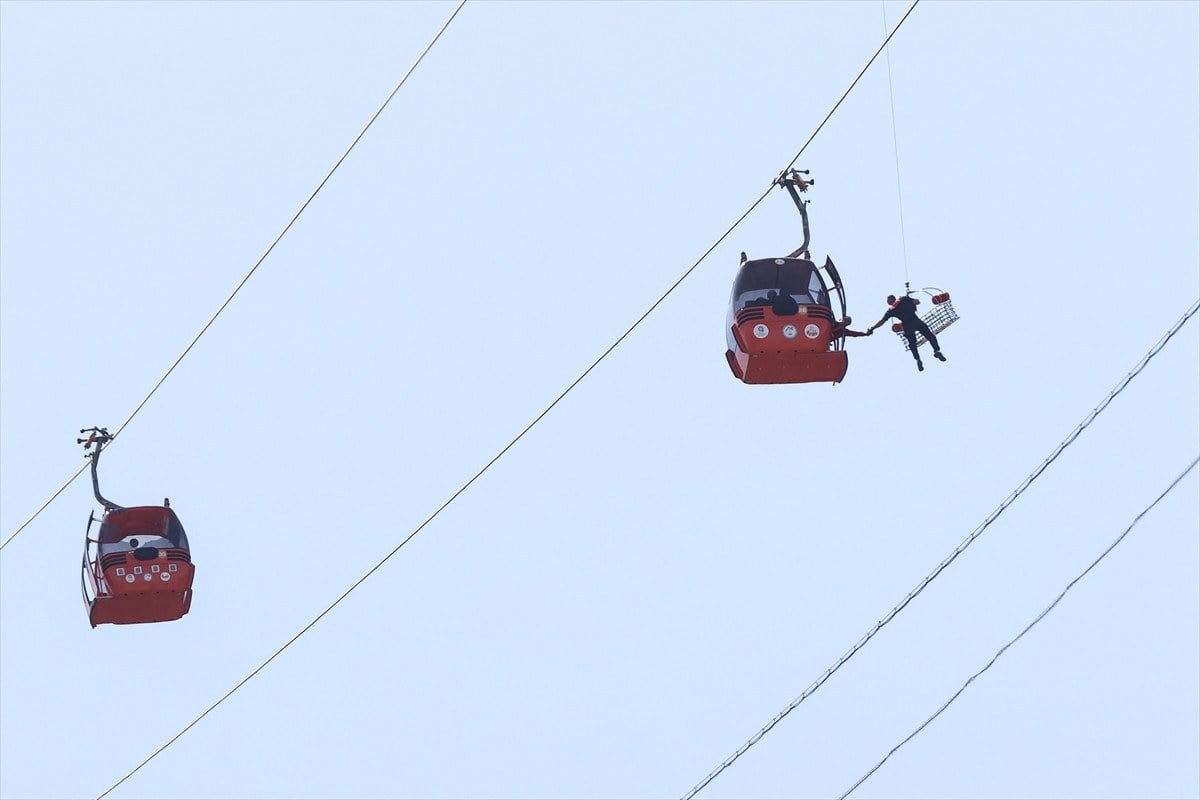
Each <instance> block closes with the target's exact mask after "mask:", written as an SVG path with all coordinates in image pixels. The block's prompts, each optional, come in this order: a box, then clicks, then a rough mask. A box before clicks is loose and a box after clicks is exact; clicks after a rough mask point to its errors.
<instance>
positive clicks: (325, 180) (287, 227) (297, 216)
mask: <svg viewBox="0 0 1200 800" xmlns="http://www.w3.org/2000/svg"><path fill="white" fill-rule="evenodd" d="M466 4H467V0H461V1H460V2H459V4H458V6H457V7H456V8H455V9H454V12H453V13H452V14H451V15H450V18H449V19H447V20H446V22H445V24H443V25H442V27H441V29H440V30H439V31H438V32H437V34H436V35H435V36H434V37H433V39H432V40H431V41H430V42H429V44H427V45H426V46H425V49H424V50H422V51H421V55H419V56H417V60H416V61H414V62H413V65H412V66H411V67H409V68H408V72H406V73H404V77H403V78H401V79H400V82H399V83H397V84H396V88H394V89H392V93H391V94H389V95H388V96H387V99H386V100H384V101H383V105H381V106H380V107H379V110H378V111H376V112H375V113H374V115H372V116H371V119H370V120H368V121H367V124H366V126H365V127H363V129H362V130H361V131H359V134H358V136H355V137H354V141H353V142H351V143H350V146H349V147H347V148H346V152H344V153H342V157H341V158H339V159H338V160H337V163H335V164H334V165H333V168H332V169H330V170H329V172H327V173H326V174H325V177H324V178H322V179H321V182H320V183H319V184H317V188H316V189H313V191H312V194H310V195H309V196H308V199H307V200H305V201H304V203H303V205H301V206H300V210H299V211H297V212H296V213H295V214H294V215H293V216H292V218H291V219H290V220H289V221H288V224H287V225H285V226H284V227H283V230H282V231H280V232H279V235H278V236H276V237H275V241H273V242H271V244H270V246H269V247H267V249H266V251H264V252H263V254H262V255H261V256H259V258H258V261H256V262H254V266H253V267H251V268H250V271H249V272H247V273H246V275H245V277H243V278H242V280H241V281H240V282H239V283H238V285H237V286H235V287H234V289H233V291H232V292H231V293H230V294H229V296H228V297H226V298H225V302H224V303H221V306H220V308H218V309H217V311H216V313H214V314H213V315H212V317H210V318H209V320H208V322H206V323H204V327H203V328H201V329H200V332H199V333H197V334H196V335H195V337H193V339H192V341H191V342H190V343H188V346H187V347H185V348H184V350H183V352H182V353H180V354H179V358H177V359H175V362H174V363H173V364H171V366H170V367H168V368H167V371H166V372H164V373H163V376H162V377H161V378H159V379H158V382H157V383H155V384H154V386H153V387H152V388H151V389H150V391H149V392H148V393H147V394H146V396H145V397H143V398H142V402H140V403H138V405H137V408H135V409H134V410H133V413H132V414H130V415H129V416H128V417H126V418H125V421H124V422H122V423H121V425H120V427H118V428H117V430H116V432H115V433H113V438H114V439H115V438H116V437H117V436H118V435H119V434H120V433H121V431H123V430H125V426H126V425H128V424H129V423H130V422H132V421H133V418H134V417H136V416H137V415H138V412H139V411H141V410H142V407H143V406H145V405H146V403H147V402H149V401H150V398H151V397H153V396H154V393H155V392H157V391H158V387H160V386H162V385H163V382H164V381H166V379H167V378H168V377H170V375H171V373H172V372H174V371H175V368H176V367H178V366H179V362H181V361H183V359H184V357H185V356H187V354H188V353H190V352H191V351H192V348H193V347H195V346H196V342H198V341H200V337H201V336H203V335H204V334H205V333H207V332H208V329H209V328H210V327H212V324H213V323H214V322H216V321H217V317H219V316H221V312H222V311H224V310H225V308H226V306H228V305H229V304H230V303H231V302H232V301H233V298H234V297H236V296H237V294H238V292H240V291H241V290H242V287H243V286H245V285H246V282H247V281H249V280H250V278H251V276H253V275H254V273H255V272H257V271H258V268H259V267H260V266H262V263H263V262H264V261H266V260H267V256H269V255H271V251H272V250H274V249H275V245H277V244H279V242H280V240H281V239H283V237H284V235H285V234H286V233H287V232H288V231H289V230H291V228H292V225H294V224H295V223H296V220H298V219H300V215H301V214H303V213H304V210H305V209H306V208H308V206H309V203H311V202H312V201H313V199H314V198H316V196H317V194H318V193H319V192H320V191H321V189H323V188H325V184H326V183H328V182H329V179H330V178H332V177H333V173H334V172H337V168H338V167H340V166H341V165H342V162H343V161H345V160H346V157H347V156H349V155H350V151H351V150H353V149H354V147H355V146H356V145H357V144H358V143H359V141H360V140H361V139H362V138H363V136H365V135H366V133H367V131H368V130H370V128H371V126H372V125H373V124H375V120H377V119H379V115H380V114H382V113H383V110H384V109H385V108H387V107H388V103H390V102H392V98H393V97H395V96H396V93H397V92H399V91H400V87H402V86H404V83H405V82H406V81H407V80H408V76H410V75H412V74H413V71H414V70H416V68H417V66H418V65H419V64H420V63H421V61H422V60H423V59H424V58H425V55H426V54H427V53H428V52H429V51H430V50H431V49H432V48H433V46H434V45H435V44H437V40H438V39H440V38H441V36H442V34H443V33H445V31H446V28H448V27H450V23H451V22H453V21H454V18H455V17H456V16H458V12H459V11H462V7H463V6H464V5H466ZM85 469H87V464H86V463H84V464H83V466H81V467H80V468H79V469H78V470H76V472H75V474H74V475H72V476H71V477H70V478H68V479H67V482H66V483H64V484H63V485H62V486H61V487H60V488H59V490H58V491H57V492H55V493H54V494H52V495H50V499H49V500H47V501H46V502H45V503H42V506H41V508H39V509H38V510H37V511H35V512H33V515H32V516H30V517H29V519H27V520H25V521H24V522H22V523H21V525H20V526H19V527H18V528H17V529H16V530H15V531H13V532H12V535H11V536H9V537H8V538H7V539H5V540H4V542H3V543H2V544H0V550H3V549H4V548H5V547H7V546H8V543H9V542H11V541H12V540H13V539H15V538H17V534H19V533H20V532H21V531H23V530H25V528H26V526H28V525H29V523H31V522H33V521H34V520H35V519H37V518H38V515H39V514H41V513H42V512H43V511H45V510H46V508H47V507H48V506H49V505H50V504H51V503H53V502H54V501H55V500H56V499H57V498H58V496H59V495H60V494H62V493H63V492H64V491H65V490H66V488H67V487H68V486H70V485H71V484H72V483H73V482H74V480H75V479H76V478H78V477H79V476H80V475H81V474H82V473H83V471H84V470H85Z"/></svg>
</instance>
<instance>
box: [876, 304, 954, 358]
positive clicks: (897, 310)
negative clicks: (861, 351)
mask: <svg viewBox="0 0 1200 800" xmlns="http://www.w3.org/2000/svg"><path fill="white" fill-rule="evenodd" d="M889 317H891V318H892V319H895V320H898V321H899V322H900V325H901V326H902V327H903V328H904V330H903V333H904V338H905V339H907V340H908V349H909V350H911V351H912V355H913V358H915V359H916V360H917V361H920V360H921V354H920V353H918V352H917V334H918V333H920V334H922V335H923V336H924V337H925V338H926V340H928V341H929V343H930V344H931V345H933V352H935V353H940V352H941V351H942V348H940V347H938V340H937V337H936V336H934V335H933V331H931V330H929V326H928V325H926V324H925V321H924V320H922V319H921V318H920V317H919V316H917V303H916V301H915V300H913V299H912V298H911V297H908V296H905V297H901V298H900V299H899V300H898V301H897V302H896V305H895V306H893V307H892V308H890V309H888V312H887V313H886V314H884V315H883V318H884V319H887V318H889Z"/></svg>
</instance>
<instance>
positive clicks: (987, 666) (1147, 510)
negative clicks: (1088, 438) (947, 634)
mask: <svg viewBox="0 0 1200 800" xmlns="http://www.w3.org/2000/svg"><path fill="white" fill-rule="evenodd" d="M1197 464H1200V457H1197V458H1195V459H1193V460H1192V463H1191V465H1190V466H1189V467H1188V468H1187V469H1185V470H1184V471H1183V472H1181V473H1179V476H1178V477H1177V478H1175V480H1173V481H1172V482H1171V485H1170V486H1168V487H1167V488H1166V489H1165V490H1164V491H1163V493H1162V494H1160V495H1159V496H1158V497H1157V498H1155V500H1154V502H1152V503H1151V504H1150V505H1148V506H1146V508H1144V509H1142V513H1140V514H1138V515H1137V516H1136V517H1134V518H1133V522H1131V523H1129V527H1128V528H1126V529H1125V530H1124V532H1123V533H1122V534H1121V535H1120V536H1118V537H1117V538H1116V539H1115V540H1114V541H1113V543H1112V544H1110V545H1109V546H1108V547H1107V548H1105V550H1104V552H1102V553H1101V554H1100V555H1099V556H1098V557H1097V558H1096V560H1095V561H1093V562H1092V563H1091V564H1089V565H1088V567H1087V569H1085V570H1084V571H1083V572H1081V573H1079V575H1077V576H1076V577H1075V580H1073V581H1071V582H1070V583H1068V584H1067V588H1065V589H1063V590H1062V592H1061V593H1060V594H1059V595H1058V597H1056V598H1055V599H1054V602H1052V603H1051V604H1050V605H1048V606H1046V608H1045V609H1044V610H1043V611H1042V613H1040V614H1038V615H1037V617H1035V618H1034V620H1033V622H1031V623H1029V624H1028V625H1026V626H1025V628H1024V630H1022V631H1021V632H1020V633H1018V634H1017V635H1016V636H1015V637H1014V638H1013V639H1012V640H1011V641H1009V643H1008V644H1006V645H1004V646H1003V647H1001V648H1000V649H999V650H997V651H996V655H994V656H992V660H991V661H989V662H987V663H986V664H984V665H983V669H981V670H979V671H978V672H976V673H975V674H974V675H972V676H971V677H969V678H967V681H966V683H964V684H963V685H962V686H961V687H959V689H958V691H957V692H955V693H954V694H952V695H950V699H949V700H947V701H946V702H944V703H942V705H941V707H940V708H938V710H937V711H935V712H933V714H932V715H930V717H929V718H928V719H927V720H925V721H924V722H922V723H921V724H920V725H918V726H917V728H916V730H914V731H913V732H912V733H910V734H909V735H908V736H906V737H904V739H902V740H901V741H900V743H899V744H897V745H896V746H895V747H893V748H892V749H891V750H889V751H888V753H887V755H885V756H884V757H883V758H882V759H880V761H879V763H878V764H876V765H875V766H873V767H871V769H869V770H868V771H867V774H865V775H863V776H862V777H861V778H859V779H858V780H857V781H855V782H854V785H853V786H851V787H850V788H849V789H847V790H846V791H844V792H842V794H841V795H839V797H838V800H846V798H847V797H849V796H850V794H851V792H853V791H854V790H855V789H857V788H858V787H859V786H861V785H862V784H863V783H864V782H865V781H866V780H867V779H868V778H870V777H871V776H872V775H874V774H875V772H876V771H877V770H878V769H879V768H880V767H882V766H883V765H884V764H885V763H886V762H887V760H888V759H889V758H891V757H892V756H893V755H895V753H896V751H897V750H899V749H900V748H901V747H903V746H904V745H906V744H908V743H909V742H910V741H912V739H913V738H914V737H915V736H916V735H917V734H919V733H920V732H921V731H923V730H925V728H926V727H927V726H928V725H929V723H931V722H933V721H934V720H935V719H937V718H938V717H939V716H941V714H942V712H943V711H945V710H946V709H947V708H949V707H950V704H951V703H953V702H954V701H955V700H957V699H958V696H959V695H960V694H962V693H963V692H964V691H966V689H967V687H968V686H970V685H971V684H972V683H974V681H975V679H976V678H978V677H979V676H980V675H982V674H983V673H985V672H987V671H988V670H989V669H991V667H992V665H993V664H995V663H996V661H997V660H998V659H999V658H1000V656H1002V655H1004V653H1005V651H1007V650H1008V648H1010V647H1012V646H1013V645H1014V644H1016V643H1017V642H1018V641H1020V640H1021V638H1022V637H1024V636H1025V634H1027V633H1029V631H1030V630H1032V629H1033V627H1034V626H1035V625H1037V624H1038V623H1039V622H1041V621H1042V618H1043V617H1045V616H1046V615H1047V614H1049V613H1050V612H1051V611H1053V610H1054V607H1055V606H1057V605H1058V604H1059V602H1060V601H1061V600H1062V599H1063V598H1064V597H1066V596H1067V592H1069V591H1071V589H1072V588H1074V586H1075V584H1077V583H1079V581H1081V580H1083V578H1084V576H1085V575H1087V574H1088V573H1089V572H1091V571H1092V570H1093V569H1094V568H1095V567H1096V565H1097V564H1099V563H1100V562H1101V561H1103V560H1104V557H1105V556H1107V555H1108V554H1109V553H1111V552H1112V551H1113V549H1114V548H1115V547H1116V546H1117V545H1119V544H1120V543H1121V540H1123V539H1124V538H1125V537H1126V536H1127V535H1128V534H1129V532H1130V531H1132V530H1133V528H1134V526H1135V525H1137V524H1138V523H1139V522H1141V520H1142V517H1144V516H1146V514H1148V513H1150V510H1151V509H1153V508H1154V507H1155V506H1156V505H1158V504H1159V501H1161V500H1162V499H1163V498H1164V497H1166V496H1167V495H1168V494H1170V492H1171V490H1172V489H1174V488H1175V487H1176V486H1177V485H1179V482H1180V481H1182V480H1183V479H1184V478H1185V477H1187V475H1188V473H1190V472H1191V471H1192V470H1194V469H1195V468H1196V465H1197Z"/></svg>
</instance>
